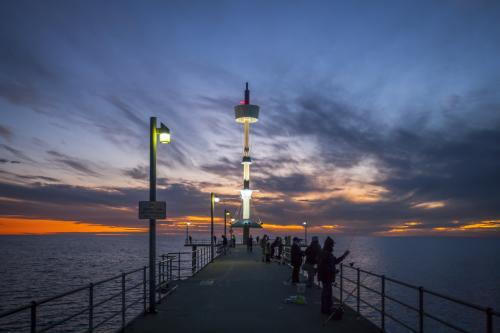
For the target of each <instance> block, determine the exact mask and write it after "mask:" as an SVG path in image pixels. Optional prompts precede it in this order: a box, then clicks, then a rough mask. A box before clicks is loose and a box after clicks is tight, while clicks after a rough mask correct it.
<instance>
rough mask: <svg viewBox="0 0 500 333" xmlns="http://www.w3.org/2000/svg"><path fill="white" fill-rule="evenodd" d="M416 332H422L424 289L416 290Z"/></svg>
mask: <svg viewBox="0 0 500 333" xmlns="http://www.w3.org/2000/svg"><path fill="white" fill-rule="evenodd" d="M418 332H419V333H423V332H424V288H423V287H419V288H418Z"/></svg>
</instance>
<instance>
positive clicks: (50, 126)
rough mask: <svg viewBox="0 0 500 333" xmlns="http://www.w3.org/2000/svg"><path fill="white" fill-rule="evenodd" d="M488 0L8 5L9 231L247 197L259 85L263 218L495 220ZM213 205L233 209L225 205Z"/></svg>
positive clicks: (495, 58) (4, 67) (255, 181)
mask: <svg viewBox="0 0 500 333" xmlns="http://www.w3.org/2000/svg"><path fill="white" fill-rule="evenodd" d="M499 15H500V5H499V3H498V2H495V1H483V0H476V1H468V0H457V1H444V0H443V1H376V2H369V1H325V2H320V1H261V2H260V1H254V2H252V1H241V2H239V1H199V2H194V1H159V2H154V1H147V2H144V1H133V2H123V1H119V2H118V1H105V2H102V1H43V2H41V1H28V2H25V1H10V0H8V1H2V2H0V115H1V117H0V233H42V232H77V231H81V232H137V231H143V227H144V226H145V221H140V220H138V219H137V201H139V200H146V199H147V197H148V167H149V165H148V154H149V146H148V144H149V141H148V140H149V138H148V135H149V133H148V122H149V117H150V116H157V117H158V118H159V120H160V121H162V122H164V123H165V124H167V126H169V127H170V129H171V131H172V143H171V144H170V145H162V146H160V147H159V151H158V159H159V160H158V178H159V179H158V183H159V185H158V199H159V200H166V201H167V214H168V220H167V221H163V222H162V225H161V227H160V231H161V232H162V233H175V232H182V231H183V230H184V225H185V223H186V221H188V220H189V221H191V222H193V225H194V226H193V228H194V229H195V230H197V231H199V232H203V231H204V230H206V223H207V216H208V214H209V207H210V206H209V204H210V202H209V193H210V192H212V191H213V192H216V193H218V194H219V195H220V196H221V198H222V199H223V200H222V202H221V203H220V204H219V205H218V207H217V210H218V211H217V214H218V215H219V216H222V210H223V208H224V207H226V208H228V209H230V210H231V211H233V212H235V211H236V210H237V209H238V206H239V201H238V193H239V192H238V190H239V188H240V187H241V183H242V181H241V173H242V171H241V164H240V161H241V154H242V127H241V125H240V124H237V123H236V122H235V121H234V111H233V107H234V105H236V104H238V102H239V101H240V100H241V99H242V97H243V95H242V94H243V89H244V83H245V82H246V81H248V82H250V88H251V92H252V103H255V104H258V105H260V107H261V115H260V120H259V122H258V123H256V124H255V125H254V126H252V129H251V131H252V137H251V141H252V142H251V144H252V157H253V160H254V163H253V165H252V183H251V184H252V187H253V188H254V189H258V190H259V192H258V193H256V195H255V196H256V198H255V200H254V203H255V212H256V213H257V214H258V215H259V217H260V218H261V219H262V221H263V222H264V223H265V224H266V225H267V226H268V230H269V231H273V230H274V231H279V232H285V231H286V232H288V231H290V232H292V231H298V230H300V227H299V224H300V223H301V222H302V221H304V220H306V221H308V223H309V225H310V226H311V228H313V231H314V232H323V233H331V232H336V233H345V234H366V235H497V236H498V235H500V194H499V191H500V61H499V54H500V43H498V41H499V40H500V23H499V21H498V17H499ZM218 221H220V219H219V220H218Z"/></svg>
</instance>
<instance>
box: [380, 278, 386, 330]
mask: <svg viewBox="0 0 500 333" xmlns="http://www.w3.org/2000/svg"><path fill="white" fill-rule="evenodd" d="M380 296H381V297H382V299H381V303H382V304H381V307H382V309H381V311H380V328H381V329H382V333H385V275H382V290H381V292H380Z"/></svg>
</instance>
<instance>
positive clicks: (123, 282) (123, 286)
mask: <svg viewBox="0 0 500 333" xmlns="http://www.w3.org/2000/svg"><path fill="white" fill-rule="evenodd" d="M123 329H125V273H122V330H123Z"/></svg>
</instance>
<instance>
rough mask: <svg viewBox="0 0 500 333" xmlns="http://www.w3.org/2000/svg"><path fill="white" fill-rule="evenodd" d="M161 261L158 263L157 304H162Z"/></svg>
mask: <svg viewBox="0 0 500 333" xmlns="http://www.w3.org/2000/svg"><path fill="white" fill-rule="evenodd" d="M161 288H162V286H161V261H160V262H159V263H158V291H157V292H158V300H157V302H158V303H160V302H161Z"/></svg>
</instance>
